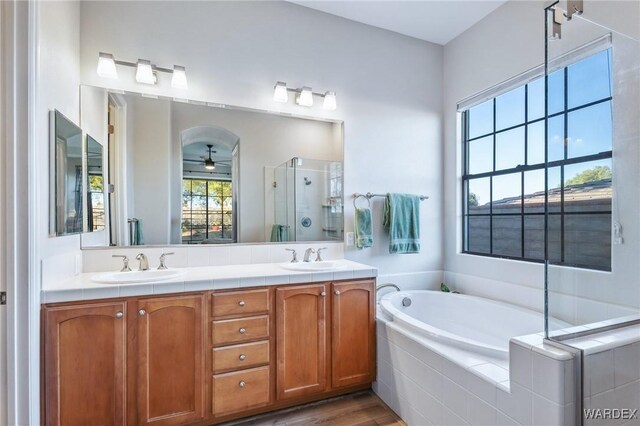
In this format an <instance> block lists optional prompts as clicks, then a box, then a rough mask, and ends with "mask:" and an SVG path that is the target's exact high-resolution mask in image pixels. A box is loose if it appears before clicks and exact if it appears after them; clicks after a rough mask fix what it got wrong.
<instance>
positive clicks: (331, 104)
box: [322, 92, 336, 111]
mask: <svg viewBox="0 0 640 426" xmlns="http://www.w3.org/2000/svg"><path fill="white" fill-rule="evenodd" d="M322 108H324V109H326V110H329V111H333V110H335V109H336V92H326V93H325V94H324V101H323V102H322Z"/></svg>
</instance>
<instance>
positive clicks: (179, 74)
mask: <svg viewBox="0 0 640 426" xmlns="http://www.w3.org/2000/svg"><path fill="white" fill-rule="evenodd" d="M116 65H121V66H124V67H130V68H135V69H136V81H137V82H138V83H144V84H157V82H158V78H157V73H158V72H163V73H166V74H171V87H173V88H175V89H183V90H186V89H188V87H189V86H188V85H187V71H186V68H185V67H183V66H181V65H174V66H173V69H169V68H162V67H159V66H156V65H154V64H152V63H151V61H148V60H145V59H138V62H135V63H134V62H126V61H118V60H116V59H115V58H114V57H113V55H112V54H111V53H104V52H100V53H99V54H98V75H99V76H100V77H104V78H118V71H117V69H116Z"/></svg>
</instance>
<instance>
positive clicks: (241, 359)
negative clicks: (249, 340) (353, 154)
mask: <svg viewBox="0 0 640 426" xmlns="http://www.w3.org/2000/svg"><path fill="white" fill-rule="evenodd" d="M238 359H239V360H240V361H244V360H245V359H247V356H246V355H245V354H240V356H239V357H238Z"/></svg>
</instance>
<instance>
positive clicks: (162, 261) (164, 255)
mask: <svg viewBox="0 0 640 426" xmlns="http://www.w3.org/2000/svg"><path fill="white" fill-rule="evenodd" d="M172 254H175V253H174V252H171V253H162V254H161V255H160V266H158V269H160V270H162V269H169V268H168V267H167V264H166V263H165V261H166V260H167V256H171V255H172Z"/></svg>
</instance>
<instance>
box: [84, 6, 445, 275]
mask: <svg viewBox="0 0 640 426" xmlns="http://www.w3.org/2000/svg"><path fill="white" fill-rule="evenodd" d="M81 13H82V19H81V34H82V45H81V79H82V83H83V84H89V85H94V86H102V87H109V88H115V89H125V90H132V91H141V90H145V91H148V92H155V93H158V94H163V95H167V96H177V97H182V98H190V99H200V100H207V101H211V102H217V103H224V104H230V105H240V106H245V107H251V108H257V109H267V110H279V111H284V112H290V113H296V114H308V115H312V116H316V117H329V118H334V119H339V120H344V122H345V124H344V140H345V193H346V194H350V193H353V192H367V191H372V192H381V193H385V192H411V193H421V194H426V195H429V196H430V199H429V201H427V202H424V203H423V204H422V210H421V220H422V222H423V226H422V229H423V233H422V247H423V249H422V253H420V254H417V255H393V256H392V255H389V254H388V248H387V244H388V238H387V236H386V235H385V234H384V233H383V231H382V223H381V217H380V215H381V212H382V200H381V199H376V200H374V201H373V203H372V204H373V207H374V226H375V232H374V239H375V247H374V248H373V249H369V250H365V251H356V250H355V249H352V248H350V249H348V250H347V251H346V257H348V258H350V259H353V260H357V261H361V262H364V263H369V264H372V265H374V266H377V267H379V268H380V272H381V275H382V278H381V281H382V280H385V278H387V277H388V276H390V275H393V279H394V280H395V281H398V282H400V283H407V284H409V283H410V282H409V281H408V279H407V278H406V277H416V279H417V281H420V282H423V281H424V280H425V279H431V280H432V282H433V283H436V282H439V279H440V276H441V273H440V270H441V269H442V254H441V251H442V207H441V206H442V202H443V197H442V181H441V176H442V161H441V160H442V140H441V120H442V117H441V108H442V87H441V82H442V48H441V47H440V46H437V45H433V44H430V43H426V42H423V41H419V40H415V39H412V38H408V37H404V36H401V35H398V34H395V33H390V32H388V31H384V30H380V29H376V28H373V27H369V26H366V25H361V24H357V23H354V22H351V21H348V20H344V19H341V18H337V17H335V16H331V15H327V14H323V13H321V12H317V11H314V10H310V9H307V8H303V7H300V6H297V5H294V4H289V3H285V2H194V3H189V7H185V6H184V3H180V2H158V3H154V4H150V3H148V2H82V3H81ZM114 23H117V28H118V31H114V30H113V29H114V25H115V24H114ZM99 51H105V52H111V53H113V54H114V55H115V57H116V58H118V59H122V60H129V61H135V60H136V59H137V58H147V59H151V60H152V61H153V62H155V63H157V64H159V65H161V66H171V65H172V64H180V65H184V66H186V67H187V73H188V77H189V90H187V91H181V90H173V89H171V87H170V84H169V77H168V76H164V75H160V84H159V85H158V86H156V87H147V86H141V85H139V84H136V83H135V79H134V77H133V70H128V69H126V68H123V67H119V69H118V72H119V74H120V78H119V80H116V81H114V80H105V79H102V78H100V77H99V76H98V75H97V74H96V71H95V68H96V62H97V61H96V58H97V56H98V52H99ZM277 80H282V81H286V82H287V83H288V84H289V85H291V86H302V85H308V86H311V87H313V88H314V89H316V90H318V91H323V90H334V91H336V92H337V94H338V109H337V110H336V111H335V112H327V111H324V110H322V108H321V105H320V104H321V103H320V102H316V105H314V107H313V108H311V109H306V108H303V107H297V106H296V105H295V104H293V102H292V101H291V102H290V103H289V104H287V105H283V104H276V103H274V102H273V100H272V96H273V85H274V83H275V82H276V81H277ZM381 167H383V168H384V169H383V170H385V172H384V173H380V170H381V169H380V168H381ZM388 170H391V172H387V171H388ZM345 205H346V212H345V213H346V214H345V218H346V228H347V229H346V230H347V231H349V230H352V229H353V224H352V222H353V206H352V203H351V199H349V198H347V200H346V203H345ZM395 274H398V275H395Z"/></svg>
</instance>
